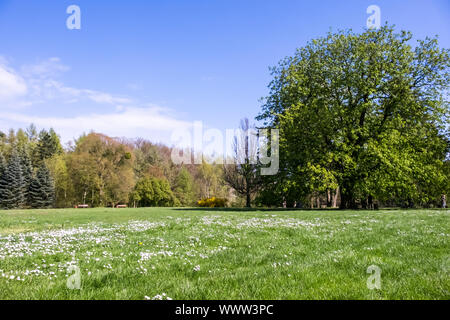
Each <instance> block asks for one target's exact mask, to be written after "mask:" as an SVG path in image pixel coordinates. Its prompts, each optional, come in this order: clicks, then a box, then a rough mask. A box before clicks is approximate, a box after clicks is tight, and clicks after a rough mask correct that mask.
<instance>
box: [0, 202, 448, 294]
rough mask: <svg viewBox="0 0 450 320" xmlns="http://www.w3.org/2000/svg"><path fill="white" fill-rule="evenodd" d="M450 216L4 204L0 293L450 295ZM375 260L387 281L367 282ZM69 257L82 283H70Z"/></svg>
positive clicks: (421, 212) (440, 213)
mask: <svg viewBox="0 0 450 320" xmlns="http://www.w3.org/2000/svg"><path fill="white" fill-rule="evenodd" d="M449 218H450V211H449V210H379V211H289V210H286V211H243V210H225V211H224V210H201V209H195V208H193V209H173V208H141V209H103V208H99V209H86V210H83V209H65V210H57V209H55V210H30V211H27V210H22V211H21V210H16V211H0V299H139V300H142V299H153V298H155V299H159V298H162V299H165V298H167V297H170V298H172V299H449V298H450V277H449V272H450V241H449V236H450V226H449ZM371 265H376V266H377V267H379V268H380V270H381V289H374V290H369V289H368V287H367V279H368V277H369V276H370V274H368V273H367V268H368V267H369V266H371ZM71 266H76V267H78V268H79V274H80V279H81V289H80V290H77V289H69V288H68V287H67V279H68V278H69V277H70V278H71V279H72V278H74V277H75V276H76V273H77V271H69V270H75V269H76V268H73V267H72V268H71V269H69V268H70V267H71ZM72 287H73V286H72ZM163 293H164V294H165V295H163Z"/></svg>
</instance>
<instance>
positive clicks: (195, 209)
mask: <svg viewBox="0 0 450 320" xmlns="http://www.w3.org/2000/svg"><path fill="white" fill-rule="evenodd" d="M174 210H179V211H229V212H243V211H244V212H246V211H248V212H254V211H268V212H271V211H278V212H279V211H286V212H288V211H340V210H339V209H338V208H335V209H333V208H327V209H298V208H199V207H196V208H174Z"/></svg>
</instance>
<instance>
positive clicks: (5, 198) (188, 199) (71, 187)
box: [0, 125, 241, 209]
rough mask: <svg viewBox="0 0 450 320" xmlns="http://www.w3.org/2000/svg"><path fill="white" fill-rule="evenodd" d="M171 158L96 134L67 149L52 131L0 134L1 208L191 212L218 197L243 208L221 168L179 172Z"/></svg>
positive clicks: (160, 148) (164, 150) (151, 147)
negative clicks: (145, 208)
mask: <svg viewBox="0 0 450 320" xmlns="http://www.w3.org/2000/svg"><path fill="white" fill-rule="evenodd" d="M171 151H172V150H171V149H170V148H169V147H166V146H164V145H160V144H153V143H151V142H150V141H147V140H144V139H135V140H128V139H118V138H111V137H108V136H106V135H103V134H100V133H94V132H91V133H89V134H83V135H82V136H81V137H79V138H78V139H76V140H75V141H74V142H73V143H69V145H68V146H67V148H63V147H62V145H61V142H60V139H59V136H58V135H57V133H56V132H55V131H54V130H53V129H50V130H48V131H46V130H41V131H40V132H39V133H38V132H37V129H36V127H35V126H34V125H30V127H29V128H27V129H25V130H23V129H19V130H17V131H14V130H9V132H8V133H4V132H1V131H0V207H1V208H4V209H14V208H49V207H58V208H64V207H73V206H74V205H78V204H88V205H89V206H91V207H99V206H109V207H114V206H117V205H118V204H127V205H129V206H133V207H138V206H193V205H196V204H197V201H199V200H200V199H206V198H210V197H213V196H215V197H219V198H228V199H230V203H229V204H230V205H231V204H235V205H239V203H240V201H241V199H240V198H239V197H234V196H233V193H232V191H231V189H230V188H229V187H227V185H226V184H225V183H224V181H223V174H222V170H223V169H222V167H221V166H219V165H214V164H208V163H207V162H203V163H202V164H201V165H198V166H194V165H186V166H184V165H183V166H180V165H175V164H174V163H173V162H172V161H171V159H170V155H171Z"/></svg>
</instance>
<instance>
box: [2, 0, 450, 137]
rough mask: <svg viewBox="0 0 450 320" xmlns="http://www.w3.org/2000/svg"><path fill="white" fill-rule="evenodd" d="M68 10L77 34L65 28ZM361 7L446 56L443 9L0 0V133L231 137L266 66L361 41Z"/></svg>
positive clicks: (266, 0)
mask: <svg viewBox="0 0 450 320" xmlns="http://www.w3.org/2000/svg"><path fill="white" fill-rule="evenodd" d="M70 5H77V6H78V7H79V8H80V11H81V29H79V30H77V29H73V30H70V29H68V28H67V25H66V20H67V19H68V18H69V16H70V14H68V13H67V12H66V10H67V8H68V7H69V6H70ZM370 5H377V6H379V7H380V10H381V21H382V23H385V22H388V23H389V24H391V25H395V26H396V28H397V29H398V30H400V29H404V30H409V31H412V33H413V35H414V37H415V38H416V39H423V38H425V37H426V36H435V35H438V36H439V39H440V45H441V47H444V48H450V1H448V0H442V1H437V0H435V1H432V0H421V1H418V0H387V1H378V0H371V1H365V0H346V1H337V0H335V1H331V0H329V1H317V0H316V1H299V0H296V1H294V0H259V1H255V0H203V1H200V0H189V1H187V0H183V1H180V0H158V1H157V0H145V1H144V0H142V1H141V0H139V1H138V0H128V1H103V0H96V1H93V0H71V1H65V0H39V1H37V0H35V1H29V0H21V1H19V0H0V130H1V131H4V132H5V131H7V130H8V129H9V128H14V129H17V128H25V127H27V126H28V125H29V124H30V123H34V124H35V125H36V126H37V127H38V128H47V129H48V128H50V127H53V128H54V129H55V130H56V131H57V133H58V134H60V136H61V138H62V141H63V142H64V143H66V142H68V141H69V140H72V139H75V138H77V137H78V136H79V135H80V134H82V133H83V132H89V131H91V130H93V131H96V132H101V133H105V134H108V135H110V136H113V137H128V138H136V137H142V138H146V139H149V140H151V141H153V142H162V143H166V144H169V145H171V144H173V141H172V140H171V135H172V133H173V132H174V130H180V129H184V128H186V129H190V128H191V127H192V124H193V122H194V121H202V123H203V126H204V128H217V129H219V130H222V131H224V130H225V129H231V128H235V127H237V126H238V125H239V120H240V119H241V118H243V117H248V118H249V119H252V120H253V119H254V118H255V116H257V115H258V113H259V111H260V110H261V101H260V98H262V97H264V96H266V95H267V94H268V89H267V85H268V84H269V82H270V80H271V76H270V71H269V67H271V66H274V65H276V64H277V63H278V61H280V60H281V59H283V58H284V57H286V56H289V55H292V54H293V53H294V52H295V49H296V48H298V47H301V46H304V45H305V44H306V43H307V42H308V41H309V40H311V39H313V38H317V37H320V36H324V35H325V34H326V33H327V32H328V31H330V30H333V31H337V30H340V29H349V28H351V29H353V31H355V32H362V31H363V30H364V28H366V20H367V18H368V17H369V14H367V13H366V9H367V7H368V6H370Z"/></svg>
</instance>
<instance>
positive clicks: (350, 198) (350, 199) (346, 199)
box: [339, 183, 356, 209]
mask: <svg viewBox="0 0 450 320" xmlns="http://www.w3.org/2000/svg"><path fill="white" fill-rule="evenodd" d="M340 189H341V205H340V207H339V208H340V209H356V201H355V196H354V193H353V185H352V184H350V183H343V184H342V187H341V188H340Z"/></svg>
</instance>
